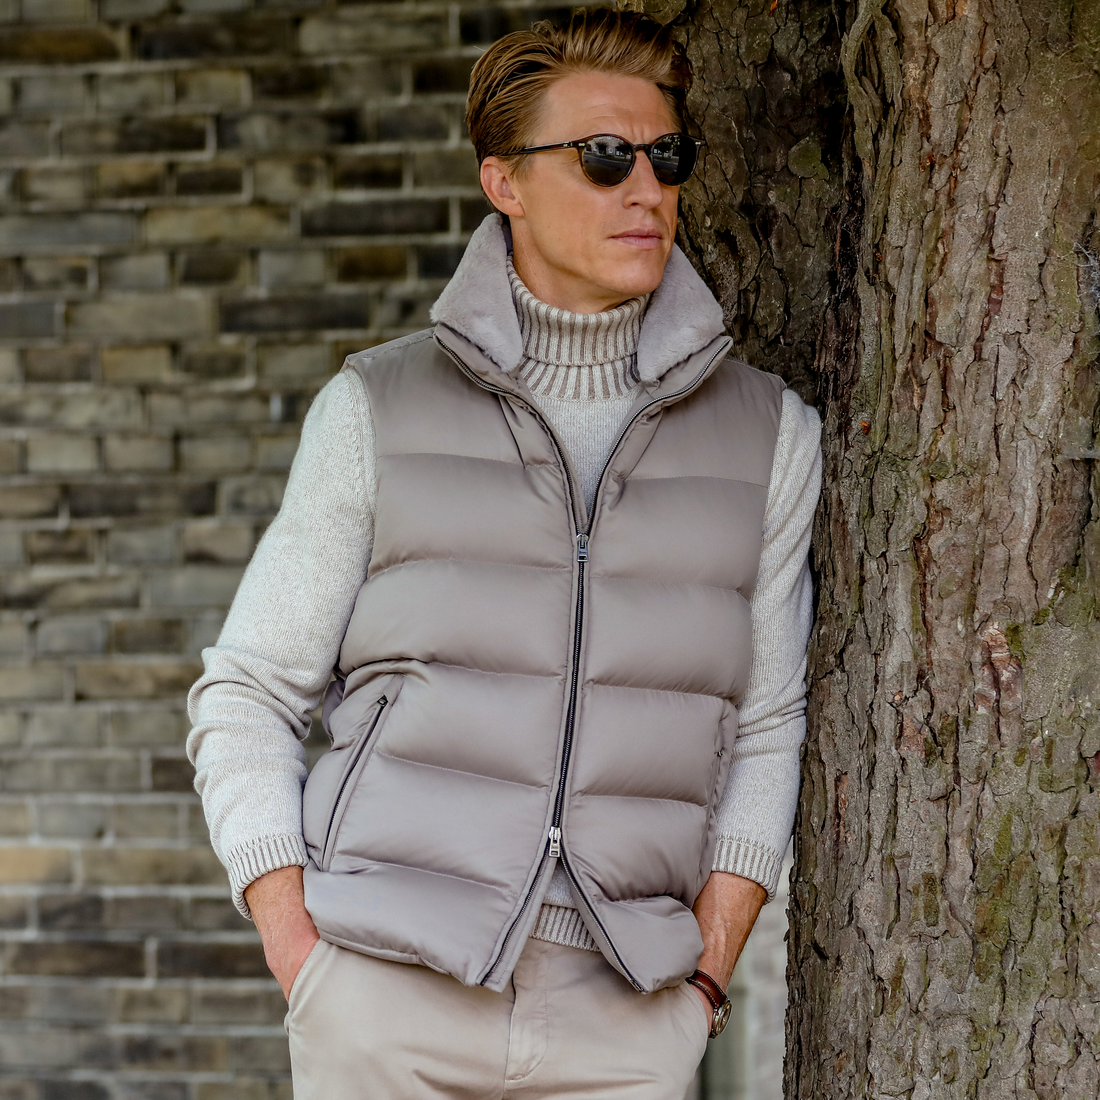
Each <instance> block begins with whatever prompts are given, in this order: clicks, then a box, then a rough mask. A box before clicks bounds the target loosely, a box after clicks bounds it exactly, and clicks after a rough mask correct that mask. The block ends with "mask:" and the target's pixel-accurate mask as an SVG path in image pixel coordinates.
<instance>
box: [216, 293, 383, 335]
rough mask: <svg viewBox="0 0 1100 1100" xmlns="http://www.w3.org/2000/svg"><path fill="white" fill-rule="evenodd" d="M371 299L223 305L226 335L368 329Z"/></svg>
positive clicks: (314, 297)
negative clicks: (231, 333) (368, 301)
mask: <svg viewBox="0 0 1100 1100" xmlns="http://www.w3.org/2000/svg"><path fill="white" fill-rule="evenodd" d="M368 323H369V313H368V307H367V299H366V298H365V297H363V296H362V295H357V294H311V295H302V296H300V297H296V298H286V297H280V298H252V299H242V300H240V301H236V302H223V303H222V306H221V327H222V331H223V332H282V331H295V330H312V329H347V328H366V327H367V324H368Z"/></svg>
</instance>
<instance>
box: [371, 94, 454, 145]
mask: <svg viewBox="0 0 1100 1100" xmlns="http://www.w3.org/2000/svg"><path fill="white" fill-rule="evenodd" d="M452 117H453V115H452V112H451V111H450V110H449V109H448V108H446V107H436V106H425V105H424V104H420V103H413V104H408V105H404V106H396V107H385V108H382V109H381V110H380V111H379V112H378V115H377V119H376V123H375V125H376V134H375V136H376V138H377V140H379V141H442V140H444V139H445V138H446V137H448V135H449V134H450V132H451V120H452Z"/></svg>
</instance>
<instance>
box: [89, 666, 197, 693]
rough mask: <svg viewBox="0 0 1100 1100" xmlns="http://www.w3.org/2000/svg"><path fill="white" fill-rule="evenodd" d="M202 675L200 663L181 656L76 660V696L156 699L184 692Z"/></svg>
mask: <svg viewBox="0 0 1100 1100" xmlns="http://www.w3.org/2000/svg"><path fill="white" fill-rule="evenodd" d="M201 674H202V664H201V662H198V661H194V660H185V659H173V658H168V657H165V658H161V659H160V660H156V661H154V660H148V659H146V660H142V659H139V658H134V659H131V660H115V661H80V662H78V663H77V666H76V679H75V692H76V698H77V699H156V698H161V697H163V696H166V695H174V696H179V695H185V694H186V693H187V690H188V689H189V688H190V687H191V685H192V684H193V683H194V682H195V681H196V680H197V679H198V678H199V676H200V675H201Z"/></svg>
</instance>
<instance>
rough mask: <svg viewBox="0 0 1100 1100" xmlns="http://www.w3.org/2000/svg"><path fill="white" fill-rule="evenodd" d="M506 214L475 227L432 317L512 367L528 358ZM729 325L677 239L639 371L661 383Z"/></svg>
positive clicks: (642, 337)
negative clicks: (513, 278)
mask: <svg viewBox="0 0 1100 1100" xmlns="http://www.w3.org/2000/svg"><path fill="white" fill-rule="evenodd" d="M507 259H508V240H507V237H506V236H505V230H504V225H503V218H502V217H501V215H500V214H490V215H489V216H488V217H487V218H486V219H485V220H484V221H483V222H482V223H481V225H479V226H478V228H477V229H476V230H475V232H474V235H473V236H472V237H471V238H470V243H469V244H468V245H467V246H466V251H465V253H464V254H463V257H462V260H461V261H460V263H459V265H458V269H457V270H456V271H455V273H454V276H453V277H452V278H451V281H450V282H449V283H448V284H447V286H446V287H445V288H444V290H443V293H442V294H440V296H439V298H438V299H437V300H436V303H435V305H434V306H432V312H431V319H432V321H433V322H434V323H435V324H437V325H445V326H446V327H447V328H450V329H453V330H454V331H455V332H457V333H458V334H459V335H460V336H464V337H465V338H466V339H467V340H469V341H470V342H471V343H473V344H476V345H477V346H478V347H479V348H480V349H481V350H482V351H483V352H484V353H485V355H486V357H487V358H489V359H490V360H492V362H493V363H495V364H496V365H497V366H498V367H499V368H500V369H501V370H502V371H504V372H505V373H508V374H511V373H513V372H514V371H515V370H516V369H517V368H518V367H519V365H520V363H521V362H522V361H523V337H522V336H521V335H520V328H519V318H518V317H517V316H516V309H515V305H514V304H513V302H512V289H511V286H510V285H509V282H508V264H507ZM724 330H725V324H724V322H723V319H722V307H721V306H720V305H719V304H718V302H717V301H716V300H715V298H714V295H713V294H711V292H710V290H709V289H708V288H707V285H706V283H704V282H703V280H702V279H701V278H700V277H699V275H698V274H697V273H696V271H695V268H693V267H692V266H691V263H690V262H689V260H688V258H687V257H686V256H685V255H684V254H683V252H681V251H680V249H679V247H678V246H676V245H673V248H672V255H671V256H669V258H668V265H667V266H666V267H665V274H664V278H663V279H662V280H661V285H660V286H659V287H657V289H656V290H655V291H654V292H653V296H652V298H651V299H650V302H649V308H648V309H647V310H646V313H645V318H644V320H643V321H642V329H641V332H640V334H639V336H638V366H637V371H638V377H639V380H640V381H642V382H655V381H657V379H659V378H661V377H662V376H663V375H664V374H665V373H666V372H667V371H669V370H670V369H671V368H672V367H674V366H676V364H677V363H682V362H683V361H684V360H685V359H687V358H688V356H690V355H694V354H695V353H696V352H698V351H701V350H702V349H703V348H704V347H706V346H707V345H708V344H709V343H711V341H713V340H714V339H715V338H716V337H718V336H720V335H721V334H722V332H723V331H724Z"/></svg>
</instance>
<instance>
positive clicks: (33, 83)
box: [19, 0, 88, 111]
mask: <svg viewBox="0 0 1100 1100" xmlns="http://www.w3.org/2000/svg"><path fill="white" fill-rule="evenodd" d="M28 2H33V0H23V6H24V10H25V9H26V5H27V3H28ZM87 97H88V86H87V82H86V81H85V79H84V77H83V76H79V75H77V74H75V73H74V74H71V75H70V74H65V73H51V74H50V75H49V76H25V77H23V79H22V80H20V81H19V108H20V110H23V111H79V110H80V109H81V108H82V107H83V106H84V103H85V100H86V99H87Z"/></svg>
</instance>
